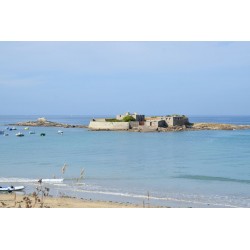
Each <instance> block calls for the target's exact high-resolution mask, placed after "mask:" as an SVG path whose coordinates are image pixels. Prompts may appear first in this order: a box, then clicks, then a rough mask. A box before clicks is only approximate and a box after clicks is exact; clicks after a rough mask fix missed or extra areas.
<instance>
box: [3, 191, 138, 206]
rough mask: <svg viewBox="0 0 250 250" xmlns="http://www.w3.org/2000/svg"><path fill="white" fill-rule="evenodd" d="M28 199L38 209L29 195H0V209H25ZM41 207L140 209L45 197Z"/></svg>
mask: <svg viewBox="0 0 250 250" xmlns="http://www.w3.org/2000/svg"><path fill="white" fill-rule="evenodd" d="M25 197H28V198H29V199H30V201H31V204H30V206H31V207H35V208H39V207H40V206H41V203H39V202H38V203H36V204H35V198H34V197H32V196H31V195H29V196H27V195H26V196H24V195H15V194H14V193H10V194H0V208H19V207H22V208H25V207H26V204H27V202H26V201H25V200H24V198H25ZM43 207H47V208H142V205H135V204H130V203H116V202H111V201H92V200H83V199H76V198H68V197H50V196H49V197H45V198H44V203H43Z"/></svg>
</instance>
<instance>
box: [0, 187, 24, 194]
mask: <svg viewBox="0 0 250 250" xmlns="http://www.w3.org/2000/svg"><path fill="white" fill-rule="evenodd" d="M24 188H25V187H24V186H16V187H14V186H7V187H2V186H0V191H2V192H9V193H10V192H14V191H21V190H23V189H24Z"/></svg>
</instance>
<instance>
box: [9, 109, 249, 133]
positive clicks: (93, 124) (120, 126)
mask: <svg viewBox="0 0 250 250" xmlns="http://www.w3.org/2000/svg"><path fill="white" fill-rule="evenodd" d="M8 125H9V126H25V127H61V128H88V129H89V130H91V131H129V132H175V131H176V132H177V131H198V130H243V129H250V125H233V124H219V123H190V121H189V118H188V117H187V116H185V115H178V114H174V115H165V116H145V115H140V114H137V113H129V112H127V113H125V114H122V115H117V116H116V117H113V118H97V119H92V120H91V121H90V123H89V126H86V125H72V124H64V123H58V122H52V121H48V120H47V119H46V118H44V117H42V118H38V119H37V120H36V121H26V122H18V123H16V124H8Z"/></svg>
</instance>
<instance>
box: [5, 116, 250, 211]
mask: <svg viewBox="0 0 250 250" xmlns="http://www.w3.org/2000/svg"><path fill="white" fill-rule="evenodd" d="M36 118H37V117H35V116H32V117H30V116H0V124H2V125H3V124H7V123H14V122H17V121H25V120H34V119H36ZM90 118H91V117H81V116H54V117H53V116H51V117H48V119H49V120H52V121H58V122H65V123H71V124H87V123H88V121H89V119H90ZM223 119H224V120H223ZM190 121H191V122H220V123H234V124H250V117H201V116H200V117H191V118H190ZM2 129H5V126H0V130H2ZM30 130H35V131H36V134H35V135H29V131H25V130H24V128H18V130H17V131H9V132H8V133H9V136H2V135H0V152H1V153H0V185H2V186H3V185H7V184H8V185H9V184H14V185H15V184H16V183H18V184H20V183H24V185H25V186H26V192H32V191H34V188H35V186H36V185H37V183H36V180H37V179H40V178H46V179H52V180H51V182H49V183H47V184H44V185H47V186H49V187H50V188H51V194H54V195H71V196H76V197H83V198H91V199H98V200H113V201H119V202H133V203H139V204H142V203H143V202H144V204H145V205H146V206H147V204H148V203H150V204H151V205H159V206H174V207H250V167H249V162H250V130H241V131H188V132H170V133H129V132H91V131H88V130H87V129H63V131H64V135H59V134H58V133H57V131H58V130H59V129H58V128H30ZM18 131H21V132H23V133H24V134H25V136H24V137H22V138H18V137H16V136H15V134H16V133H17V132H18ZM41 132H45V133H46V136H45V137H40V133H41ZM65 162H66V163H67V164H68V168H67V169H66V172H65V174H62V172H61V169H62V166H63V164H64V163H65ZM83 168H84V169H85V178H84V180H83V181H82V180H78V181H77V178H79V177H80V172H81V170H82V169H83ZM13 178H15V179H13ZM54 178H57V179H60V178H63V179H64V181H63V183H57V182H54V181H53V179H54ZM148 194H149V200H148Z"/></svg>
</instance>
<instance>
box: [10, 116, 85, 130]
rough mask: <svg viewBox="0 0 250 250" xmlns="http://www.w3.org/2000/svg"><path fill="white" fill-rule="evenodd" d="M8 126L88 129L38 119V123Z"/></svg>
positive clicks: (81, 126) (28, 122)
mask: <svg viewBox="0 0 250 250" xmlns="http://www.w3.org/2000/svg"><path fill="white" fill-rule="evenodd" d="M8 126H24V127H61V128H88V126H84V125H71V124H64V123H58V122H52V121H48V120H47V119H46V118H38V119H37V120H36V121H27V122H18V123H15V124H8Z"/></svg>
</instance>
